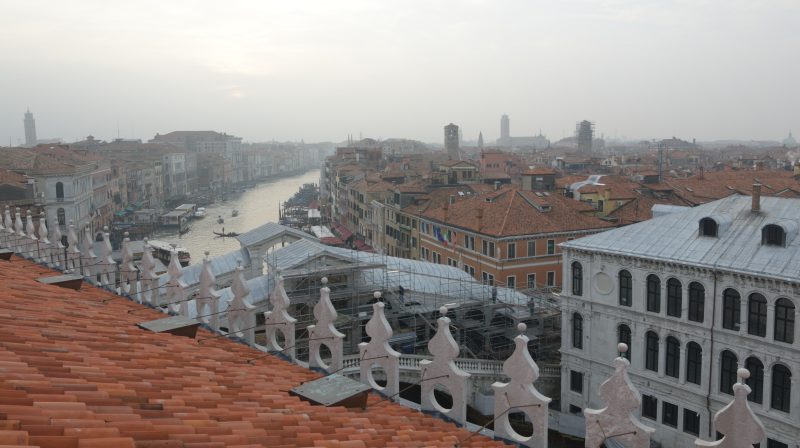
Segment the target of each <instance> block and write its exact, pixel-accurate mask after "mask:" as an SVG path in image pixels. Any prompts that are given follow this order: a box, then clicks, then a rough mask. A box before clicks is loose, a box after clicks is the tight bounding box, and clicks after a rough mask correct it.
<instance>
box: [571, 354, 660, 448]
mask: <svg viewBox="0 0 800 448" xmlns="http://www.w3.org/2000/svg"><path fill="white" fill-rule="evenodd" d="M618 350H619V352H620V353H625V352H627V351H628V346H627V345H626V344H622V343H621V344H619V345H618ZM630 365H631V363H630V362H629V361H628V360H627V359H625V358H623V357H622V356H618V357H617V358H615V359H614V373H613V374H611V377H610V378H609V379H607V380H605V381H604V382H603V384H601V385H600V394H599V395H600V398H602V399H603V401H604V402H605V403H606V405H607V406H606V407H605V408H603V409H584V410H583V415H584V416H585V418H586V439H585V440H586V441H585V445H584V446H585V447H586V448H600V447H601V446H603V442H605V441H606V440H607V439H614V440H615V441H617V442H620V443H623V444H624V445H625V446H626V447H628V448H649V447H650V436H651V435H652V434H653V433H654V432H655V429H653V428H651V427H649V426H645V425H644V424H642V422H640V421H639V419H638V418H637V417H636V415H635V414H636V413H637V412H638V410H639V407H640V406H641V403H642V396H641V394H639V391H638V390H637V389H636V387H635V386H634V385H633V383H631V380H630V378H629V377H628V367H630Z"/></svg>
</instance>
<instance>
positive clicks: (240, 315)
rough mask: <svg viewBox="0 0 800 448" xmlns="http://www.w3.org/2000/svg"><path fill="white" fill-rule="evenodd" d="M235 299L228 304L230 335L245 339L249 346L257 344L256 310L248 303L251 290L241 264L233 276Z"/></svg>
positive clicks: (232, 289) (232, 286)
mask: <svg viewBox="0 0 800 448" xmlns="http://www.w3.org/2000/svg"><path fill="white" fill-rule="evenodd" d="M231 292H233V299H231V301H230V302H229V303H228V334H231V335H234V336H236V337H238V338H242V339H244V341H245V342H247V343H248V344H249V345H251V346H252V345H253V344H255V328H254V327H255V322H256V316H255V313H254V312H253V309H254V308H255V307H254V306H253V305H251V304H250V303H249V302H248V301H247V296H249V295H250V288H248V287H247V282H246V281H245V279H244V268H242V266H241V264H240V265H239V266H238V267H237V268H236V272H235V273H234V274H233V285H231Z"/></svg>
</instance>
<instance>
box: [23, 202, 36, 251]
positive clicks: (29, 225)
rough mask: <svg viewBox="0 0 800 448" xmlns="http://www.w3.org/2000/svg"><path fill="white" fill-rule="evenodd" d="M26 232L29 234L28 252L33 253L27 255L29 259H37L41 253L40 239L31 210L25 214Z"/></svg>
mask: <svg viewBox="0 0 800 448" xmlns="http://www.w3.org/2000/svg"><path fill="white" fill-rule="evenodd" d="M25 232H26V233H27V238H28V244H27V246H28V251H29V252H31V253H29V254H27V257H29V258H37V256H38V252H39V246H38V241H39V239H38V238H37V237H36V229H35V226H34V225H33V215H32V214H31V209H28V211H27V212H26V214H25Z"/></svg>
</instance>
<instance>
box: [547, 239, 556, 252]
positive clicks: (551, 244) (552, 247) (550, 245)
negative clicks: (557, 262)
mask: <svg viewBox="0 0 800 448" xmlns="http://www.w3.org/2000/svg"><path fill="white" fill-rule="evenodd" d="M554 253H556V240H547V255H553V254H554Z"/></svg>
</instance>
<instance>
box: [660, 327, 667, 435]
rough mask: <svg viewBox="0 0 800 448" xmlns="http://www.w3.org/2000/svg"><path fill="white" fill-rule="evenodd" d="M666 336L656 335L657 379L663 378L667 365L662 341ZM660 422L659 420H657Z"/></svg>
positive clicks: (665, 351)
mask: <svg viewBox="0 0 800 448" xmlns="http://www.w3.org/2000/svg"><path fill="white" fill-rule="evenodd" d="M665 340H666V336H664V335H663V334H659V335H658V377H659V378H663V377H664V371H665V370H666V369H665V366H666V365H667V349H666V344H665V343H664V341H665ZM659 421H660V420H659Z"/></svg>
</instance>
